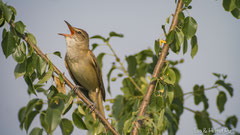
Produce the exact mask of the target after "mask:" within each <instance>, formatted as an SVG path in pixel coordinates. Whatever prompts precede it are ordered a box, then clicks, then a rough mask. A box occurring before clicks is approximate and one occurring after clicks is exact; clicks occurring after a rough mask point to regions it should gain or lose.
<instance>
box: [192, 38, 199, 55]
mask: <svg viewBox="0 0 240 135" xmlns="http://www.w3.org/2000/svg"><path fill="white" fill-rule="evenodd" d="M191 45H192V50H191V56H192V58H194V56H195V55H196V54H197V52H198V43H197V37H196V36H193V37H192V39H191Z"/></svg>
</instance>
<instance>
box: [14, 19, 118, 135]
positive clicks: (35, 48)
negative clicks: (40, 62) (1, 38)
mask: <svg viewBox="0 0 240 135" xmlns="http://www.w3.org/2000/svg"><path fill="white" fill-rule="evenodd" d="M10 25H11V27H13V28H14V29H15V26H14V23H11V24H10ZM18 34H19V35H20V37H21V38H22V39H23V40H24V41H26V42H27V43H28V44H29V45H30V46H31V47H32V48H33V49H34V50H35V51H36V53H37V54H38V55H39V56H41V57H42V58H43V59H44V60H45V61H46V62H48V63H49V62H50V60H49V59H48V58H47V57H46V56H45V55H44V53H43V52H42V51H41V50H40V49H39V48H38V47H37V46H36V45H35V44H33V43H32V42H31V41H30V40H29V38H28V37H26V36H25V35H24V34H20V33H18ZM51 63H52V62H51ZM52 66H53V69H54V72H55V73H56V74H58V75H60V74H61V75H62V77H63V79H64V82H65V83H66V84H67V85H68V86H69V87H70V88H71V89H73V88H74V85H73V84H72V83H71V82H70V81H69V80H68V79H67V77H66V76H65V75H64V74H62V73H61V71H60V70H59V69H58V68H57V67H56V66H55V65H54V64H52ZM74 92H75V93H76V94H77V96H78V97H79V98H80V99H81V100H82V101H83V102H84V103H85V104H86V105H87V106H89V108H90V109H91V110H92V111H94V112H95V113H96V115H97V116H98V118H99V119H100V120H101V122H102V123H103V125H104V126H105V127H107V128H108V129H109V130H110V131H111V132H112V133H113V134H114V135H119V133H118V132H117V131H116V130H115V129H114V127H112V125H111V124H110V123H109V122H108V121H107V119H106V118H105V117H104V116H103V115H102V114H101V113H100V111H99V110H97V109H96V107H94V104H93V103H92V102H91V101H90V100H89V99H87V98H86V97H85V96H84V94H83V93H82V92H81V90H80V89H79V88H77V90H76V91H74Z"/></svg>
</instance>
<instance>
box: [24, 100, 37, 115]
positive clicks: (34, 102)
mask: <svg viewBox="0 0 240 135" xmlns="http://www.w3.org/2000/svg"><path fill="white" fill-rule="evenodd" d="M39 100H40V99H38V98H34V99H32V100H30V101H29V102H28V104H27V106H26V113H25V116H27V115H29V113H31V112H32V110H33V108H34V107H35V106H36V105H37V103H38V101H39Z"/></svg>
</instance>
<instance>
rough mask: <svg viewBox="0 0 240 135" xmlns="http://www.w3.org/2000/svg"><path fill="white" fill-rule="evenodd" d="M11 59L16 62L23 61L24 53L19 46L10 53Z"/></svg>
mask: <svg viewBox="0 0 240 135" xmlns="http://www.w3.org/2000/svg"><path fill="white" fill-rule="evenodd" d="M12 57H13V59H14V60H15V61H16V62H18V63H23V62H24V60H25V54H24V53H23V52H22V50H21V46H17V48H16V49H15V52H14V53H13V54H12Z"/></svg>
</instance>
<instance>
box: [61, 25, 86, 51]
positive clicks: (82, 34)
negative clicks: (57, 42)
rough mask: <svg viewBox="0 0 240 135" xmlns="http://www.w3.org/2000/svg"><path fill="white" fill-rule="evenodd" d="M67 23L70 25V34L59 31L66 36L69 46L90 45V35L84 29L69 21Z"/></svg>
mask: <svg viewBox="0 0 240 135" xmlns="http://www.w3.org/2000/svg"><path fill="white" fill-rule="evenodd" d="M65 23H66V24H67V25H68V28H69V30H70V32H71V33H70V34H64V33H59V35H62V36H64V37H65V39H66V42H67V46H68V47H71V46H79V47H87V48H88V47H89V37H88V34H87V32H86V31H84V30H83V29H79V28H75V27H72V26H71V25H70V24H69V23H68V22H67V21H65Z"/></svg>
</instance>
